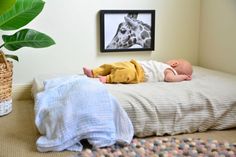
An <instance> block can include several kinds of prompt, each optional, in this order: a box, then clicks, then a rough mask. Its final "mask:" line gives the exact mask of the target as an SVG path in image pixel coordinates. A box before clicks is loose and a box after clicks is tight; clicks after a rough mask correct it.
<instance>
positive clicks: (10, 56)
mask: <svg viewBox="0 0 236 157" xmlns="http://www.w3.org/2000/svg"><path fill="white" fill-rule="evenodd" d="M5 57H6V58H11V59H14V60H16V61H17V62H18V61H19V59H18V57H17V56H16V55H10V54H5Z"/></svg>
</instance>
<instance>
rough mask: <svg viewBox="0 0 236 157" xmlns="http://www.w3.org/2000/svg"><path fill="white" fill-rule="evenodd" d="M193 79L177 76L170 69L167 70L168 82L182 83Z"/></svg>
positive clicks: (166, 78)
mask: <svg viewBox="0 0 236 157" xmlns="http://www.w3.org/2000/svg"><path fill="white" fill-rule="evenodd" d="M191 79H192V77H191V76H188V75H175V74H174V72H173V71H172V70H170V69H166V70H165V81H166V82H180V81H188V80H191Z"/></svg>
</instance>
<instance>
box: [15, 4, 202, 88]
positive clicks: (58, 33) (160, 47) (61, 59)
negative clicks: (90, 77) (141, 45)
mask: <svg viewBox="0 0 236 157" xmlns="http://www.w3.org/2000/svg"><path fill="white" fill-rule="evenodd" d="M101 9H155V10H156V34H155V35H156V38H155V51H153V52H122V53H109V54H104V53H100V47H99V45H100V43H99V18H98V12H99V10H101ZM199 16H200V1H198V0H148V1H147V0H129V1H127V0H119V1H118V0H116V1H115V0H99V1H94V0H93V1H92V0H87V1H78V0H57V1H52V0H48V1H46V4H45V8H44V10H43V12H42V13H41V14H40V15H39V16H38V17H37V18H36V19H35V20H34V21H33V22H32V23H31V24H29V25H28V26H27V27H30V28H34V29H36V30H38V31H42V32H44V33H46V34H48V35H50V36H51V37H53V38H54V39H55V41H56V45H54V46H52V47H49V48H44V49H32V48H22V49H21V50H19V51H17V53H18V54H19V58H20V62H19V63H14V84H24V83H30V82H31V81H32V79H33V77H35V76H38V75H40V74H49V73H81V72H82V67H83V66H88V67H95V66H98V65H100V64H102V63H108V62H112V61H121V60H129V59H131V58H134V59H139V60H141V59H157V60H159V61H166V60H168V59H171V58H185V59H188V60H189V61H191V62H192V63H193V64H195V65H196V64H198V46H199V43H198V39H199Z"/></svg>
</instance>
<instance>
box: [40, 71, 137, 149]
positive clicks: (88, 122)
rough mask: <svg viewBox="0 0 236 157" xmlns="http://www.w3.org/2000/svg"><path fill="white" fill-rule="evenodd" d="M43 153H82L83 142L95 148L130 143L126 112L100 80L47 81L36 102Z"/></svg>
mask: <svg viewBox="0 0 236 157" xmlns="http://www.w3.org/2000/svg"><path fill="white" fill-rule="evenodd" d="M35 124H36V127H37V128H38V130H39V132H40V133H41V136H40V137H39V138H38V140H37V141H36V145H37V149H38V151H40V152H47V151H62V150H71V151H81V150H82V148H83V146H82V145H81V143H80V140H82V139H87V140H88V142H89V143H90V144H92V145H93V146H95V147H104V146H110V145H113V144H114V143H116V142H124V143H130V142H131V140H132V138H133V135H134V131H133V125H132V123H131V121H130V119H129V117H128V115H127V114H126V112H125V111H124V110H123V108H121V107H120V106H119V104H118V103H117V101H116V100H115V99H114V97H113V96H112V95H110V94H109V93H108V91H107V89H106V88H105V86H104V85H103V84H102V83H100V82H99V81H98V80H95V79H90V78H87V77H85V76H79V75H75V76H67V77H60V78H54V79H51V80H46V81H45V82H44V91H42V92H40V93H38V94H37V95H36V99H35Z"/></svg>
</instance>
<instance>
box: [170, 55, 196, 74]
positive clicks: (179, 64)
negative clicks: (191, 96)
mask: <svg viewBox="0 0 236 157" xmlns="http://www.w3.org/2000/svg"><path fill="white" fill-rule="evenodd" d="M166 63H167V64H169V65H170V66H171V67H172V68H174V69H175V71H176V72H177V73H178V74H180V75H188V76H191V75H192V73H193V69H192V65H191V63H189V62H188V61H186V60H184V59H173V60H169V61H167V62H166Z"/></svg>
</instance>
